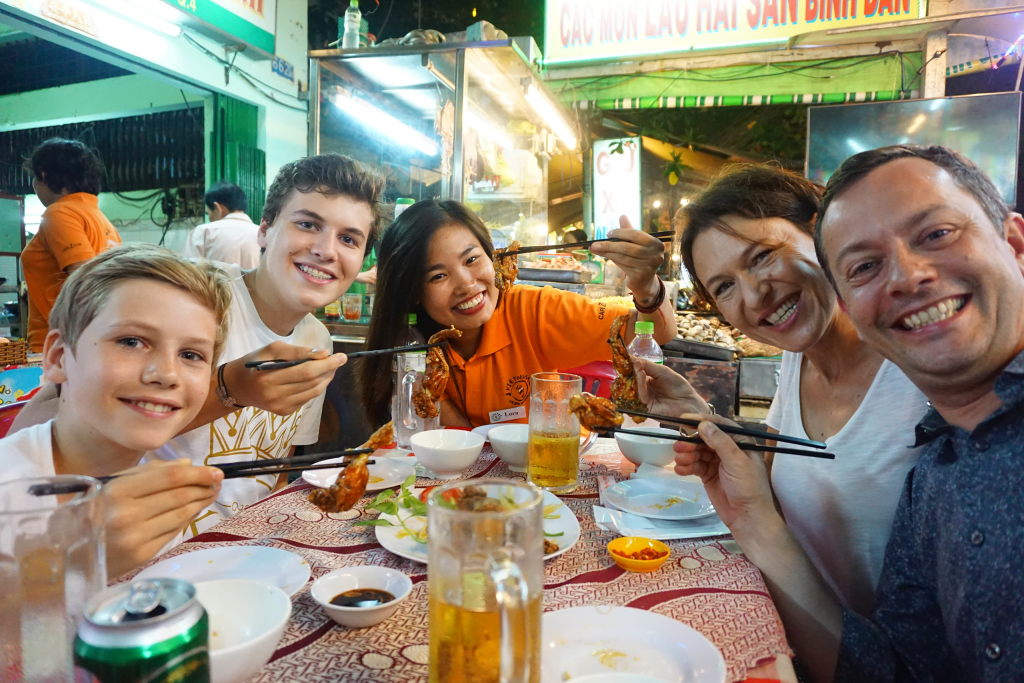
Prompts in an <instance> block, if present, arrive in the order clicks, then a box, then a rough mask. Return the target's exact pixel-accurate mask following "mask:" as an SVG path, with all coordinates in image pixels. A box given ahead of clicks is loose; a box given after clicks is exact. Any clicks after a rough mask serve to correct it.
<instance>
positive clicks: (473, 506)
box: [427, 478, 544, 683]
mask: <svg viewBox="0 0 1024 683" xmlns="http://www.w3.org/2000/svg"><path fill="white" fill-rule="evenodd" d="M543 500H544V498H543V495H542V494H541V492H540V491H539V490H538V489H537V487H535V486H532V485H530V484H527V483H525V482H522V481H512V480H506V479H490V478H488V479H470V480H468V481H458V482H453V483H451V484H446V485H443V486H439V487H438V488H436V489H434V490H433V491H432V492H431V494H430V497H429V498H428V499H427V537H428V538H429V539H430V540H429V543H427V552H428V556H429V564H428V568H427V576H428V581H429V592H430V599H429V600H430V626H429V628H430V683H540V643H541V632H540V618H541V612H542V611H543V609H542V608H543V593H544V505H543Z"/></svg>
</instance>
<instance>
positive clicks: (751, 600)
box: [154, 449, 795, 683]
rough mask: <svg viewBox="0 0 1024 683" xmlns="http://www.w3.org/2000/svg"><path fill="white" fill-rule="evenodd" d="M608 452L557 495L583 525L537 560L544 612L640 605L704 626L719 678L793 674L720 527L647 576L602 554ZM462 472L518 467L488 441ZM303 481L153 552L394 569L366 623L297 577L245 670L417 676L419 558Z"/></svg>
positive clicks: (422, 670)
mask: <svg viewBox="0 0 1024 683" xmlns="http://www.w3.org/2000/svg"><path fill="white" fill-rule="evenodd" d="M607 455H608V454H607V453H606V454H605V456H602V457H599V458H598V459H597V462H591V463H584V464H583V465H582V466H581V470H582V471H581V473H580V481H581V485H580V488H579V489H578V490H577V491H576V492H575V493H574V494H572V495H570V496H563V497H562V498H563V500H564V501H565V503H566V505H567V506H568V507H569V508H570V509H571V510H572V511H573V512H574V513H575V514H576V517H577V518H578V519H579V522H580V527H581V530H582V535H581V538H580V541H579V543H578V544H577V545H576V546H575V547H573V548H572V549H571V550H569V551H568V552H566V553H565V554H563V555H562V556H560V557H558V558H556V559H554V560H551V561H549V562H547V563H546V565H545V573H544V588H545V590H544V610H545V611H552V610H558V609H564V608H567V607H576V606H579V605H595V604H596V605H600V604H605V605H626V606H629V607H636V608H640V609H647V610H651V611H653V612H657V613H659V614H664V615H666V616H669V617H671V618H673V619H677V620H679V621H681V622H683V623H685V624H688V625H690V626H692V627H693V628H695V629H697V630H698V631H700V632H701V633H703V634H704V635H705V636H707V637H708V638H709V639H710V640H711V641H712V642H713V643H714V644H715V645H716V646H717V647H718V648H719V649H720V650H721V651H722V654H723V656H724V657H725V661H726V664H727V666H728V680H729V681H742V680H747V681H749V682H751V683H753V682H754V681H764V682H768V681H772V682H775V681H795V676H793V673H792V666H791V664H790V661H789V656H790V654H791V653H790V650H789V647H788V645H787V643H786V638H785V634H784V632H783V628H782V623H781V621H780V620H779V615H778V613H777V611H776V610H775V606H774V604H773V603H772V600H771V598H770V597H769V595H768V591H767V589H766V587H765V585H764V581H763V580H762V578H761V574H760V572H758V570H757V569H756V568H755V567H754V565H752V564H751V563H750V562H749V561H748V560H747V559H746V558H745V557H744V556H743V555H742V553H741V552H740V550H739V548H738V546H737V545H736V544H735V543H734V542H733V541H732V540H731V539H729V538H728V537H726V538H725V539H722V538H719V539H713V540H712V539H707V540H698V541H669V542H668V545H669V546H670V547H671V548H672V557H671V558H670V559H669V561H668V562H667V563H665V565H663V566H662V567H661V569H659V570H658V571H656V572H652V573H650V574H635V573H631V572H626V571H624V570H622V569H620V568H619V567H618V566H616V565H615V563H614V562H612V560H611V558H610V557H609V556H608V554H607V552H606V550H605V546H606V545H607V543H608V541H610V540H611V539H612V538H613V537H614V534H612V533H611V532H607V531H603V530H601V529H599V528H598V527H597V525H596V523H595V522H594V516H593V512H592V507H593V506H594V505H595V504H597V502H598V501H597V488H596V481H597V477H598V476H599V475H602V474H613V475H615V476H616V477H619V478H621V477H622V476H623V475H622V473H621V471H619V469H618V468H616V467H611V468H609V467H608V465H607V464H606V463H608V462H610V461H609V459H608V457H607ZM616 455H617V454H616ZM466 474H467V476H469V477H480V476H498V477H506V478H519V477H522V475H520V474H514V473H512V472H511V471H509V470H508V468H507V467H506V466H505V464H504V463H503V462H501V461H500V460H498V459H497V458H496V457H495V456H494V454H493V453H492V452H491V451H490V450H489V449H485V451H484V453H483V454H481V456H480V458H479V459H478V460H477V462H476V464H475V465H474V466H473V467H472V468H471V469H470V470H469V471H468V472H467V473H466ZM420 483H421V484H427V483H430V482H424V481H423V480H421V482H420ZM433 483H437V482H433ZM310 488H311V487H310V486H309V485H308V484H305V483H304V482H302V480H299V481H297V482H295V483H293V484H292V485H290V486H289V487H287V488H285V489H283V490H281V491H279V492H277V493H275V494H273V495H271V496H269V497H268V498H266V499H264V500H262V501H260V502H259V503H257V504H255V505H252V506H250V507H248V508H247V509H245V510H244V511H242V512H240V513H239V514H238V515H236V516H235V517H233V518H232V519H229V520H226V521H224V522H222V523H221V524H218V525H217V526H215V527H213V528H212V529H210V530H208V531H207V532H205V533H203V534H200V535H198V536H196V537H195V538H193V539H192V540H190V541H189V542H187V543H184V544H182V545H180V546H177V547H176V548H173V549H172V550H171V551H170V552H168V553H167V555H165V556H163V558H160V559H164V558H166V557H170V556H173V555H178V554H182V553H188V552H191V551H194V550H197V549H200V548H209V547H216V546H221V545H232V544H246V545H260V546H269V547H275V548H283V549H286V550H290V551H292V552H295V553H298V554H299V555H301V556H302V557H303V558H305V560H306V561H307V562H308V563H309V565H310V567H311V570H312V575H313V579H316V578H318V577H320V576H323V575H324V574H326V573H328V572H330V571H332V570H334V569H338V568H340V567H348V566H354V565H361V564H374V565H381V566H386V567H392V568H395V569H398V570H400V571H403V572H405V573H406V574H408V575H409V576H410V577H411V578H412V580H413V591H412V595H411V596H410V598H409V599H407V600H405V601H404V602H403V603H402V605H401V606H400V607H399V609H398V611H397V612H396V613H395V615H394V616H392V617H391V618H390V619H388V620H387V621H385V622H383V623H382V624H379V625H377V626H374V627H371V628H367V629H346V628H344V627H341V626H338V625H336V624H335V623H334V622H333V621H331V620H330V619H329V618H328V617H327V616H326V615H325V614H324V613H323V612H322V611H321V609H320V608H319V607H318V606H317V604H316V603H315V602H314V601H313V598H312V597H311V596H310V594H309V586H310V585H311V584H307V585H306V586H305V587H304V588H303V589H302V590H300V591H299V592H298V593H297V594H296V595H295V596H294V597H293V598H292V604H293V608H292V617H291V621H290V623H289V624H288V627H287V629H286V630H285V633H284V636H283V638H282V639H281V643H280V646H279V649H278V650H277V652H276V653H275V654H274V657H273V659H272V660H271V661H270V663H269V664H267V665H266V666H265V667H264V668H263V669H262V670H261V671H260V673H259V674H257V675H256V676H254V677H253V678H252V679H251V680H252V681H253V682H257V681H258V682H261V683H262V682H270V681H289V682H290V681H295V682H299V681H302V682H304V683H316V682H319V681H324V682H326V681H331V682H332V683H333V682H335V681H344V682H346V683H347V682H350V681H351V682H356V681H375V682H392V681H393V682H395V683H414V682H417V681H426V678H427V659H428V635H427V568H426V565H423V564H419V563H416V562H412V561H410V560H405V559H402V558H400V557H397V556H395V555H392V554H391V553H389V552H388V551H386V550H384V549H383V548H382V547H381V546H380V544H378V543H377V541H376V539H375V537H374V531H373V528H372V527H364V526H354V525H353V521H355V520H357V519H361V518H369V517H373V516H375V515H376V513H372V512H371V513H366V512H364V510H363V506H364V505H365V503H366V502H367V501H368V500H369V497H368V496H367V497H364V499H363V500H362V501H361V502H360V504H359V505H358V506H357V507H356V508H355V509H353V510H349V511H348V512H344V513H338V514H324V513H322V512H320V511H319V510H317V509H316V508H315V507H314V506H313V505H311V504H310V503H309V502H308V501H307V500H306V495H307V493H308V491H309V489H310ZM154 561H156V560H154ZM780 655H781V656H780ZM777 657H778V659H776V658H777Z"/></svg>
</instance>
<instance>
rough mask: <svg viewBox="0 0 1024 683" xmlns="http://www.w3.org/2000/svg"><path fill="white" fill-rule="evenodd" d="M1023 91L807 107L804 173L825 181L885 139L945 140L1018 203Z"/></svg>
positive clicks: (934, 142) (896, 141) (1010, 201)
mask: <svg viewBox="0 0 1024 683" xmlns="http://www.w3.org/2000/svg"><path fill="white" fill-rule="evenodd" d="M1020 121H1021V93H1020V92H1005V93H994V94H985V95H967V96H964V97H942V98H937V99H933V100H897V101H893V102H872V103H867V104H844V105H834V106H823V107H810V109H809V110H808V112H807V161H806V168H805V172H806V175H807V177H808V178H810V179H812V180H816V181H818V182H820V183H825V182H826V181H827V180H828V179H829V177H830V176H831V175H832V174H833V173H834V172H835V170H836V169H837V168H839V165H840V164H841V163H842V162H843V161H844V160H845V159H846V158H847V157H850V156H852V155H854V154H856V153H858V152H863V151H865V150H869V149H874V148H876V147H884V146H886V145H898V144H907V143H911V144H919V145H943V146H945V147H950V148H952V149H955V150H956V151H958V152H960V153H961V154H963V155H964V156H966V157H967V158H968V159H971V160H972V161H973V162H974V163H976V164H977V165H978V166H979V167H980V168H981V169H982V170H983V171H985V172H986V173H987V174H988V175H989V177H990V178H992V181H993V182H994V183H995V184H996V187H998V188H999V191H1000V193H1002V195H1003V199H1004V200H1005V201H1006V203H1007V204H1009V205H1010V206H1014V205H1015V203H1016V194H1017V167H1018V150H1019V147H1020V145H1019V140H1020Z"/></svg>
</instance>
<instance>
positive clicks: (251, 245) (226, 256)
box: [182, 180, 260, 270]
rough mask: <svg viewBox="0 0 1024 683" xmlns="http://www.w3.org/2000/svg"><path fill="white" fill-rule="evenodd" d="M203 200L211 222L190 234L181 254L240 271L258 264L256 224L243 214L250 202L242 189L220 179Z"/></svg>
mask: <svg viewBox="0 0 1024 683" xmlns="http://www.w3.org/2000/svg"><path fill="white" fill-rule="evenodd" d="M203 203H204V204H206V216H207V218H209V219H210V222H209V223H204V224H202V225H199V226H197V227H196V228H195V229H194V230H193V231H192V232H191V233H189V236H188V240H187V241H186V242H185V249H184V251H183V252H182V254H183V256H185V258H204V259H207V260H208V261H219V262H221V263H231V264H234V265H236V266H238V267H239V268H241V269H242V270H252V269H253V268H255V267H256V266H257V265H259V262H260V245H259V244H258V243H257V241H256V233H257V232H258V231H259V226H258V225H256V224H255V223H253V222H252V219H251V218H249V214H247V213H246V211H247V210H248V208H249V204H248V200H247V199H246V197H245V193H244V192H242V188H240V187H238V185H235V184H233V183H229V182H227V181H225V180H221V181H219V182H216V183H214V184H213V185H211V186H210V189H208V190H207V191H206V194H205V195H203Z"/></svg>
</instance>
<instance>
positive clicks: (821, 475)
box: [766, 351, 928, 615]
mask: <svg viewBox="0 0 1024 683" xmlns="http://www.w3.org/2000/svg"><path fill="white" fill-rule="evenodd" d="M802 360H803V354H800V353H790V352H788V351H786V352H783V354H782V369H781V371H780V374H779V389H778V391H777V392H776V394H775V401H774V402H773V403H772V407H771V410H769V411H768V418H767V420H766V422H767V423H768V426H769V427H772V428H773V429H775V430H777V431H778V432H779V433H781V434H787V435H789V436H797V437H801V438H804V439H806V438H808V437H807V433H806V432H805V431H804V423H803V416H802V414H801V410H800V366H801V362H802ZM927 409H928V406H927V400H926V399H925V397H924V394H922V393H921V391H920V390H919V389H918V388H917V387H916V386H914V384H913V383H912V382H911V381H910V380H909V379H907V376H906V375H904V374H903V372H902V371H901V370H900V369H899V368H898V367H896V366H895V365H893V364H892V363H890V362H889V361H888V360H886V361H883V362H882V365H881V367H880V368H879V369H878V373H877V374H876V375H875V379H874V380H873V381H872V382H871V387H870V388H869V389H868V392H867V394H865V396H864V399H863V401H862V402H861V404H860V406H859V407H858V408H857V411H856V412H855V413H854V414H853V416H852V417H851V418H850V420H849V422H847V423H846V424H845V425H844V426H843V428H842V429H841V430H839V432H838V433H837V434H835V435H834V436H832V437H831V438H829V439H826V440H825V443H826V444H828V452H829V453H834V454H835V456H836V459H835V460H821V459H818V458H807V457H804V456H799V455H783V454H777V455H776V456H775V461H774V464H773V465H772V488H773V489H774V490H775V495H776V497H777V498H778V499H779V503H780V504H781V505H782V511H783V513H784V514H785V516H786V524H787V525H788V526H789V528H790V529H791V530H792V531H793V533H794V534H795V535H796V537H797V539H798V540H799V541H800V545H801V546H802V547H803V549H804V550H805V551H806V552H807V554H808V555H809V556H810V558H811V561H813V562H814V565H815V566H816V567H817V568H818V571H820V572H821V573H822V575H823V576H824V578H825V581H826V582H828V584H829V585H830V586H831V587H832V589H833V590H834V591H835V592H836V593H837V594H838V595H839V598H840V599H841V600H842V601H843V604H844V605H846V606H847V607H849V608H850V609H852V610H854V611H855V612H857V613H858V614H862V615H868V614H870V613H871V610H872V608H873V607H874V604H875V587H876V585H877V584H878V577H879V575H880V574H881V572H882V560H883V559H884V557H885V546H886V544H887V543H888V541H889V530H890V529H891V527H892V519H893V516H894V515H895V514H896V505H897V503H899V500H900V495H901V494H902V492H903V485H904V482H905V480H906V478H907V473H908V472H909V471H910V470H911V469H912V468H913V467H914V465H916V464H917V460H918V458H919V457H920V455H921V453H920V451H921V449H915V448H912V445H913V443H914V427H915V425H917V423H918V422H919V421H920V420H921V418H922V417H924V414H925V412H926V411H927Z"/></svg>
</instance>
